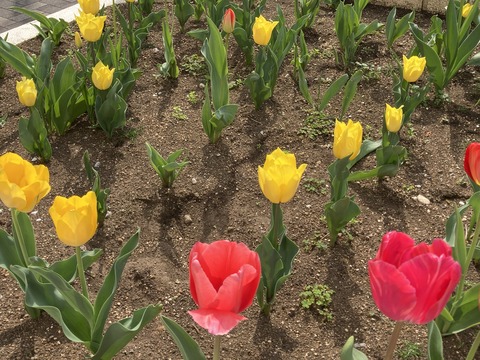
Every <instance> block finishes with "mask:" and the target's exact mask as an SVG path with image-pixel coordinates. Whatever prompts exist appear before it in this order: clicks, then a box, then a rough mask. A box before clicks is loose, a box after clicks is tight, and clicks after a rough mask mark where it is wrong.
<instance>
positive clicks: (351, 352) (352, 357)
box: [340, 336, 368, 360]
mask: <svg viewBox="0 0 480 360" xmlns="http://www.w3.org/2000/svg"><path fill="white" fill-rule="evenodd" d="M354 343H355V338H354V337H353V336H350V337H349V338H348V340H347V342H346V343H345V345H343V348H342V352H341V354H340V360H368V358H367V355H365V354H364V353H363V352H361V351H360V350H357V349H355V347H354Z"/></svg>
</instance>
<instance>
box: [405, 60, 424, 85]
mask: <svg viewBox="0 0 480 360" xmlns="http://www.w3.org/2000/svg"><path fill="white" fill-rule="evenodd" d="M426 64H427V60H426V59H425V58H424V57H418V56H412V57H411V58H410V59H408V58H407V57H406V56H405V55H403V78H404V79H405V80H406V81H408V82H415V81H417V80H418V79H419V78H420V76H422V73H423V70H424V69H425V65H426Z"/></svg>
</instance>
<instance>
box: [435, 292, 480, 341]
mask: <svg viewBox="0 0 480 360" xmlns="http://www.w3.org/2000/svg"><path fill="white" fill-rule="evenodd" d="M479 293H480V284H477V285H475V286H474V287H472V288H470V289H468V290H467V291H465V292H464V294H463V298H462V301H461V302H460V305H459V306H458V308H457V309H456V311H455V314H454V321H453V322H452V324H451V325H450V327H449V328H448V330H447V331H446V332H445V333H444V335H450V334H456V333H459V332H462V331H464V330H466V329H469V328H471V327H472V326H476V325H479V324H480V311H478V296H479Z"/></svg>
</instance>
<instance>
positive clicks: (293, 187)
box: [258, 148, 307, 204]
mask: <svg viewBox="0 0 480 360" xmlns="http://www.w3.org/2000/svg"><path fill="white" fill-rule="evenodd" d="M306 167H307V165H306V164H302V165H300V166H299V167H298V168H297V161H296V159H295V155H294V154H286V153H284V152H283V151H282V150H281V149H280V148H277V149H276V150H274V151H273V152H272V153H271V154H269V155H267V159H266V160H265V164H264V165H263V167H261V166H259V167H258V182H259V184H260V189H262V192H263V195H265V197H266V198H267V199H268V200H270V202H272V203H273V204H280V203H286V202H288V201H290V200H291V199H292V198H293V196H294V195H295V193H296V192H297V188H298V184H299V183H300V179H301V178H302V174H303V172H304V171H305V168H306Z"/></svg>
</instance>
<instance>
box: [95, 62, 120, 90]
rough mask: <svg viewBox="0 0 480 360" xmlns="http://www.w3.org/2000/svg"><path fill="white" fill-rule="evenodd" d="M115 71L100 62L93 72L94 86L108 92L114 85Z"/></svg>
mask: <svg viewBox="0 0 480 360" xmlns="http://www.w3.org/2000/svg"><path fill="white" fill-rule="evenodd" d="M114 71H115V69H114V68H112V69H110V68H109V67H108V65H104V64H103V63H102V62H101V61H99V62H98V63H97V64H96V65H95V67H94V68H93V71H92V82H93V85H95V87H96V88H97V89H99V90H107V89H108V88H109V87H110V85H112V81H113V73H114Z"/></svg>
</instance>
